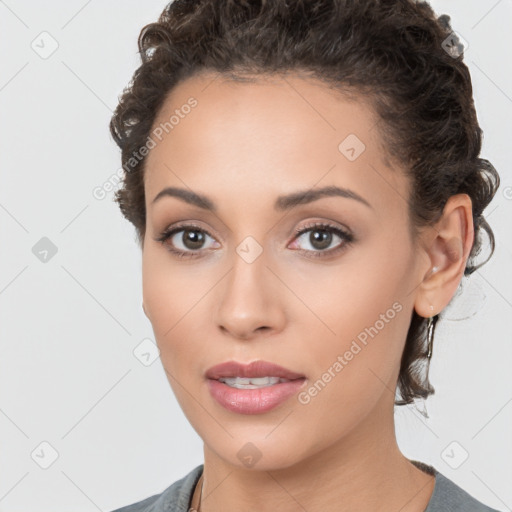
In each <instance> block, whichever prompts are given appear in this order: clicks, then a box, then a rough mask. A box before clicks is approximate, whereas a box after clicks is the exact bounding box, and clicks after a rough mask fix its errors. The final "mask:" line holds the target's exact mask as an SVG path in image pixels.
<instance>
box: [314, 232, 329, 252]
mask: <svg viewBox="0 0 512 512" xmlns="http://www.w3.org/2000/svg"><path fill="white" fill-rule="evenodd" d="M317 234H320V236H316V235H317ZM309 239H310V242H311V245H313V247H315V248H316V249H325V248H327V247H329V245H331V239H332V233H330V232H329V231H326V230H325V229H317V230H316V231H312V232H311V235H310V236H309Z"/></svg>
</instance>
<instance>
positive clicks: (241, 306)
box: [216, 236, 284, 338]
mask: <svg viewBox="0 0 512 512" xmlns="http://www.w3.org/2000/svg"><path fill="white" fill-rule="evenodd" d="M267 251H268V249H267V250H264V248H263V246H262V245H261V244H259V243H258V242H257V241H256V240H255V239H254V238H253V237H250V236H248V237H246V238H245V239H243V240H242V242H241V243H240V244H239V245H238V246H237V247H236V248H235V254H234V255H233V265H232V268H231V271H230V272H229V274H228V276H226V281H225V284H224V286H223V287H222V292H221V293H222V296H221V297H220V300H219V307H218V310H217V315H218V316H217V318H216V321H217V324H218V326H219V327H223V328H225V329H226V330H227V331H229V332H231V333H232V334H233V335H235V336H238V337H241V338H247V337H250V336H251V335H252V333H254V332H255V331H256V330H257V329H259V328H261V327H265V328H267V329H268V328H270V329H279V328H280V322H281V321H282V320H283V317H284V312H283V310H282V306H283V305H282V304H281V303H280V294H278V293H277V291H276V283H274V282H273V281H275V280H276V277H275V276H274V275H273V273H272V272H271V271H270V270H269V269H268V268H267V265H268V264H269V263H270V262H269V257H268V256H269V254H267Z"/></svg>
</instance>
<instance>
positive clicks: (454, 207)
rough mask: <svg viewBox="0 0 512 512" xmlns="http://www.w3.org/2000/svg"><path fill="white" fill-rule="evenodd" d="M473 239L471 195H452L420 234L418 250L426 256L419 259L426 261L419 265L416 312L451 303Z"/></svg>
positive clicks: (431, 311)
mask: <svg viewBox="0 0 512 512" xmlns="http://www.w3.org/2000/svg"><path fill="white" fill-rule="evenodd" d="M473 240H474V228H473V213H472V202H471V198H470V197H469V196H468V194H456V195H454V196H451V197H450V198H449V199H448V201H447V202H446V204H445V207H444V209H443V215H442V216H441V218H440V219H439V220H438V221H437V222H436V224H435V225H434V226H431V228H430V229H428V230H427V231H426V232H425V233H424V234H423V235H422V249H421V250H422V251H423V252H424V254H425V255H426V257H425V258H422V261H423V260H424V261H425V262H426V263H425V264H423V265H422V268H421V275H423V280H422V281H421V283H420V285H419V286H418V287H417V293H416V299H415V302H414V308H415V310H416V312H417V313H418V315H420V316H423V317H425V318H428V317H430V316H434V315H437V314H438V313H439V312H440V311H441V310H443V309H444V308H445V307H446V306H447V304H448V303H449V302H450V300H451V299H452V297H453V295H454V294H455V292H456V291H457V288H458V286H459V284H460V281H461V279H462V277H463V275H464V269H465V268H466V261H467V259H468V257H469V253H470V252H471V248H472V246H473ZM433 267H436V269H435V270H434V272H432V268H433ZM420 279H421V278H420ZM431 305H432V306H433V309H431V308H430V306H431Z"/></svg>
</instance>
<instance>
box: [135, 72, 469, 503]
mask: <svg viewBox="0 0 512 512" xmlns="http://www.w3.org/2000/svg"><path fill="white" fill-rule="evenodd" d="M260 78H261V79H260V80H259V81H258V82H245V83H241V82H234V81H230V80H228V79H227V78H223V77H221V76H217V75H213V74H208V73H203V74H202V75H196V76H194V77H192V78H189V79H188V80H186V81H184V82H182V83H180V84H179V85H178V86H177V87H176V88H175V89H174V90H173V91H172V93H171V94H170V95H169V96H168V97H167V99H166V102H165V104H164V105H163V107H162V109H161V110H160V112H159V115H158V117H157V119H156V120H155V125H154V126H157V125H158V124H159V123H161V122H165V121H166V120H168V119H169V117H170V116H171V115H172V113H173V111H174V110H175V109H179V108H180V107H181V106H182V105H184V104H186V103H187V100H188V98H189V97H191V96H193V97H194V98H196V99H197V101H198V104H197V106H196V107H195V108H193V109H192V110H191V112H190V113H189V114H187V115H186V116H183V118H181V119H180V121H179V123H178V124H177V125H175V126H174V128H173V129H172V130H171V131H169V133H168V134H167V135H166V136H165V137H164V138H163V139H162V141H161V142H158V144H157V145H156V147H154V148H152V149H151V151H150V153H149V155H148V157H147V161H146V174H145V197H146V211H147V224H146V232H145V236H144V240H143V257H142V265H143V307H144V311H145V314H146V315H147V317H148V319H149V320H150V322H151V324H152V327H153V330H154V334H155V338H156V342H157V344H158V347H159V349H160V357H161V361H162V364H163V367H164V369H165V371H166V374H167V377H168V380H169V383H170V385H171V387H172V389H173V391H174V393H175V395H176V398H177V400H178V402H179V404H180V406H181V407H182V409H183V411H184V414H185V415H186V417H187V419H188V420H189V422H190V423H191V425H192V427H193V428H194V429H195V430H196V431H197V433H198V434H199V436H200V437H201V438H202V440H203V441H204V491H203V498H202V505H201V510H202V511H206V512H208V511H218V510H222V511H223V512H234V511H237V512H239V511H241V510H260V511H263V512H266V511H274V510H280V511H284V512H288V511H289V512H292V511H293V512H295V511H297V510H308V511H318V510H326V511H327V510H333V511H334V510H336V511H338V512H344V511H349V510H372V511H387V512H389V511H390V510H396V511H397V512H398V511H400V512H423V511H424V510H425V508H426V506H427V504H428V501H429V499H430V497H431V495H432V492H433V488H434V479H433V477H432V476H430V475H428V474H426V473H424V472H423V471H420V470H419V469H417V468H416V467H415V466H414V465H413V464H412V463H411V462H410V461H409V460H408V459H407V458H406V457H405V456H404V455H403V454H402V453H401V452H400V450H399V448H398V445H397V442H396V436H395V426H394V417H393V412H394V404H393V402H394V398H395V389H396V383H397V378H398V373H399V365H400V358H401V354H402V351H403V348H404V344H405V340H406V334H407V330H408V328H409V323H410V317H411V314H412V311H413V309H415V310H416V311H417V313H418V314H420V315H421V316H424V317H429V316H432V315H434V314H437V313H438V312H439V311H441V310H442V309H443V308H444V307H445V306H446V305H447V304H448V302H449V301H450V299H451V298H452V297H453V295H454V293H455V291H456V290H457V287H458V284H459V283H460V280H461V278H462V276H463V271H464V268H465V265H466V260H467V257H468V255H469V252H470V249H471V245H472V243H473V223H472V216H471V200H470V198H469V196H467V195H466V194H460V195H457V196H453V197H451V198H450V200H449V201H448V203H447V204H446V207H445V210H444V213H443V216H442V218H441V219H440V220H439V222H438V223H437V224H436V226H431V227H428V228H425V229H424V230H422V231H421V234H420V238H419V239H417V240H412V239H411V235H410V231H409V227H410V226H409V217H408V214H407V204H406V201H405V198H407V197H408V195H409V193H410V183H409V181H408V179H407V178H406V177H405V175H404V173H403V170H402V169H400V168H399V166H398V165H396V164H391V163H389V162H392V160H391V159H390V158H389V156H388V155H386V154H385V151H384V149H383V144H382V141H381V139H380V137H379V132H378V127H379V126H380V125H376V122H377V118H376V116H375V114H374V112H373V111H372V109H371V107H370V106H369V105H368V104H366V103H365V102H364V101H363V99H362V98H360V99H359V100H354V99H352V100H349V99H348V98H347V97H346V96H343V95H342V94H340V93H336V92H334V91H333V90H331V89H329V88H327V87H326V86H325V85H324V84H322V83H319V82H317V81H315V80H313V79H308V78H307V77H303V76H301V75H299V74H297V73H295V74H292V75H288V76H286V77H283V76H277V75H275V76H273V77H272V78H270V77H266V78H265V79H263V77H260ZM349 134H356V135H357V137H358V138H359V139H360V140H361V141H362V142H363V143H364V144H365V146H366V149H365V150H364V151H363V152H362V153H361V154H360V155H359V156H358V157H357V158H356V159H355V160H354V161H349V160H348V159H347V158H346V157H345V155H344V154H342V153H341V152H340V150H339V149H338V145H339V144H340V142H342V141H343V140H344V139H345V138H346V137H347V135H349ZM327 185H337V186H339V187H346V188H349V189H351V190H353V191H354V192H356V193H357V194H359V195H360V196H362V197H363V198H364V199H365V200H366V201H368V203H370V205H371V207H368V206H366V205H364V204H362V203H360V202H358V201H356V200H354V199H350V198H342V197H323V198H321V199H318V200H316V201H314V202H312V203H310V204H305V205H298V206H295V207H294V208H292V209H291V210H290V211H288V212H278V211H276V210H274V202H275V200H276V198H277V197H278V196H280V195H282V194H289V193H291V192H294V191H298V190H304V189H307V190H309V189H311V188H319V187H323V186H327ZM169 186H175V187H180V188H185V189H187V190H192V191H194V192H196V193H200V194H203V195H206V196H208V197H209V198H210V200H211V201H213V202H214V203H215V204H216V205H217V208H218V209H217V212H215V213H212V212H208V211H206V210H204V209H201V208H199V207H197V206H192V205H190V204H187V203H186V202H184V201H182V200H180V199H178V198H175V197H164V198H162V199H160V200H159V201H157V202H155V203H152V201H153V198H154V197H155V196H156V195H157V194H158V193H159V192H160V191H161V190H162V189H163V188H165V187H169ZM188 221H193V222H194V223H195V224H196V225H198V226H199V227H200V228H201V229H204V230H205V231H206V232H207V235H205V240H204V243H203V245H202V246H201V244H199V245H196V246H194V245H191V244H190V242H189V243H188V246H187V245H185V243H186V239H185V242H184V241H183V238H182V235H183V234H184V233H183V231H182V232H180V233H179V234H178V235H174V237H173V238H172V240H173V241H174V244H175V247H177V248H178V249H181V250H185V251H189V252H192V253H193V252H194V251H195V252H198V253H199V254H200V256H199V257H198V258H189V259H179V258H177V257H176V256H174V255H173V254H172V253H171V252H170V251H169V247H171V246H172V241H171V239H169V240H167V241H166V243H165V244H163V243H161V242H158V241H156V240H155V239H156V238H157V237H158V236H159V235H160V234H161V233H162V232H163V231H164V230H165V229H166V228H168V227H170V226H172V225H175V224H177V223H178V222H188ZM313 221H321V222H327V223H329V224H331V225H333V226H335V227H340V228H342V229H345V230H348V231H349V232H350V233H352V234H353V235H354V237H355V240H354V241H353V242H352V243H351V244H349V245H345V248H344V249H343V250H341V251H340V252H337V253H334V252H333V251H334V250H335V249H336V248H337V247H338V246H339V245H340V244H344V243H345V242H344V241H343V239H340V238H339V237H338V236H337V235H336V234H333V235H332V241H331V243H330V244H329V243H328V242H327V244H326V245H327V248H326V249H322V247H321V246H319V244H318V243H317V244H316V245H314V242H311V239H310V237H309V236H310V235H311V234H313V233H314V232H315V230H314V229H313V233H312V232H311V231H309V232H307V233H306V234H303V235H300V237H299V238H297V235H296V233H295V229H296V228H302V227H305V226H306V225H307V224H308V223H310V222H313ZM247 236H251V237H253V238H254V239H255V240H256V241H257V243H258V244H259V246H260V247H261V249H262V253H261V254H260V255H259V257H258V258H256V259H255V260H254V261H253V262H252V263H248V262H247V261H246V260H244V259H243V258H242V257H241V256H239V254H238V253H237V252H236V248H237V247H238V246H239V244H240V243H241V242H242V241H243V240H244V239H245V238H246V237H247ZM166 244H167V245H166ZM194 247H196V248H197V247H198V248H197V249H194ZM300 249H302V250H303V252H302V253H301V252H300ZM251 250H254V249H251ZM322 251H324V253H327V251H331V253H332V255H330V256H329V255H326V256H323V257H318V258H315V257H311V254H312V253H319V252H322ZM434 265H435V266H437V267H439V270H438V271H437V272H435V273H433V274H432V273H431V272H430V271H431V269H432V267H433V266H434ZM393 303H399V304H400V305H401V308H402V309H401V311H400V312H398V313H396V314H395V315H394V318H392V319H391V320H389V321H388V322H386V323H385V327H384V328H381V329H380V330H379V332H378V334H377V335H375V336H374V337H373V338H369V341H368V343H367V345H366V346H364V347H363V348H362V350H361V351H360V352H359V353H358V354H357V356H354V358H353V359H352V360H351V361H349V362H348V363H347V364H346V366H344V368H343V370H342V371H340V372H338V373H337V374H336V376H335V377H334V378H332V379H331V381H330V382H329V383H328V384H327V385H326V386H325V387H324V388H323V389H322V390H321V392H319V393H318V394H317V395H316V396H314V397H312V398H311V400H310V402H309V403H307V404H301V403H299V401H298V400H297V397H296V396H294V397H292V398H290V399H288V400H287V401H286V402H285V403H283V404H281V405H280V406H278V407H277V408H275V409H273V410H271V411H268V412H266V413H263V414H256V415H245V414H237V413H234V412H231V411H228V410H226V409H224V408H223V407H221V406H220V405H219V404H218V403H217V402H216V401H215V400H214V399H213V398H212V397H211V395H210V393H209V391H208V388H207V385H206V378H205V372H206V370H207V369H208V368H210V367H211V366H213V365H216V364H218V363H221V362H224V361H227V360H236V361H239V362H242V363H248V362H251V361H253V360H256V359H262V360H267V361H271V362H274V363H277V364H280V365H282V366H284V367H286V368H289V369H291V370H293V371H296V372H299V373H302V374H304V375H305V376H306V379H307V380H306V384H305V387H304V389H307V388H309V387H310V386H311V385H312V384H313V383H314V382H315V381H317V380H318V379H319V378H321V376H322V374H324V373H325V372H326V371H327V370H328V368H330V367H332V366H333V364H334V362H335V361H336V360H337V357H338V355H343V354H344V353H345V352H346V351H347V350H349V348H350V346H351V343H352V341H353V340H354V339H356V338H357V336H358V334H359V333H361V332H362V331H364V329H365V328H366V327H370V326H373V325H375V323H376V321H377V320H378V319H379V318H381V315H382V314H386V311H388V310H390V309H392V304H393ZM431 305H432V306H433V309H430V306H431ZM248 442H250V443H252V444H253V445H255V447H256V448H257V450H258V452H259V454H260V458H259V460H257V462H256V463H255V464H254V465H253V466H251V467H248V466H247V465H244V463H242V461H241V460H240V459H239V457H238V456H237V454H238V453H239V452H240V450H242V453H243V449H247V448H244V447H246V443H248ZM196 491H197V489H196ZM196 496H197V492H196Z"/></svg>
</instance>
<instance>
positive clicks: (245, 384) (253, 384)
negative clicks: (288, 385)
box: [219, 377, 290, 389]
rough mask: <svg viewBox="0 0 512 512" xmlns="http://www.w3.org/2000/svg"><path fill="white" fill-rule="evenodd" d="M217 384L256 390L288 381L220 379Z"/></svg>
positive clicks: (246, 378)
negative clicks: (222, 383) (221, 383)
mask: <svg viewBox="0 0 512 512" xmlns="http://www.w3.org/2000/svg"><path fill="white" fill-rule="evenodd" d="M219 382H224V384H227V385H228V386H231V387H232V388H237V389H258V388H265V387H267V386H273V385H274V384H278V383H280V382H290V381H289V380H288V379H281V378H279V377H221V378H220V379H219Z"/></svg>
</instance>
